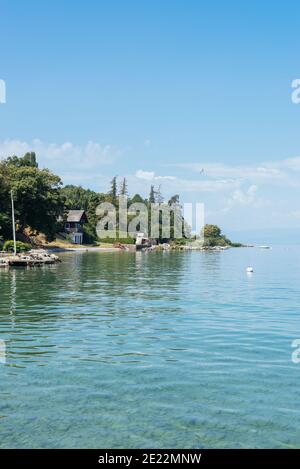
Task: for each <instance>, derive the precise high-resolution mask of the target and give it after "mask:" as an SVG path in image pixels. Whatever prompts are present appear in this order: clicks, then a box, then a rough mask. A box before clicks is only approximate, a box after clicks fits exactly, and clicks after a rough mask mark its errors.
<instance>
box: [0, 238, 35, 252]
mask: <svg viewBox="0 0 300 469" xmlns="http://www.w3.org/2000/svg"><path fill="white" fill-rule="evenodd" d="M16 248H17V252H25V251H30V249H31V245H30V244H28V243H22V241H17V242H16ZM13 250H14V242H13V241H12V240H9V241H5V243H4V246H3V251H13Z"/></svg>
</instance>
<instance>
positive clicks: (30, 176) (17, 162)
mask: <svg viewBox="0 0 300 469" xmlns="http://www.w3.org/2000/svg"><path fill="white" fill-rule="evenodd" d="M0 182H1V184H0V187H1V189H0V192H1V194H0V195H1V197H0V198H1V202H0V206H1V207H0V209H1V210H0V213H1V216H0V235H2V236H4V237H5V238H7V237H8V236H9V233H11V229H12V226H11V207H10V191H11V190H12V191H13V196H14V202H15V219H16V226H17V231H18V232H20V233H23V232H24V229H25V228H27V227H30V228H31V229H32V230H34V231H36V232H42V233H44V234H45V235H46V237H47V238H48V239H49V240H50V239H53V237H54V235H55V232H56V230H57V219H58V217H59V215H61V214H62V213H63V210H64V206H63V199H62V197H61V193H60V185H61V180H60V178H59V177H58V176H56V175H54V174H53V173H51V172H50V171H49V170H47V169H43V170H40V169H39V168H38V166H37V163H36V158H35V154H34V153H27V154H26V155H25V156H24V158H18V157H17V156H12V157H9V158H7V159H6V160H4V161H2V162H1V163H0Z"/></svg>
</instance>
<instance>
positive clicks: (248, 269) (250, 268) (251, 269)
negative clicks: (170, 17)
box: [247, 266, 253, 274]
mask: <svg viewBox="0 0 300 469" xmlns="http://www.w3.org/2000/svg"><path fill="white" fill-rule="evenodd" d="M247 272H248V273H249V274H250V273H252V272H253V267H250V266H249V267H247Z"/></svg>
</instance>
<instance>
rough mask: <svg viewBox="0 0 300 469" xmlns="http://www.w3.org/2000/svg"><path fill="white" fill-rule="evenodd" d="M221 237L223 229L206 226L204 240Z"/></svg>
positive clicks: (215, 226)
mask: <svg viewBox="0 0 300 469" xmlns="http://www.w3.org/2000/svg"><path fill="white" fill-rule="evenodd" d="M219 236H221V229H220V228H219V227H218V226H217V225H205V226H204V238H218V237H219Z"/></svg>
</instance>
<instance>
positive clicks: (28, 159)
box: [6, 151, 38, 168]
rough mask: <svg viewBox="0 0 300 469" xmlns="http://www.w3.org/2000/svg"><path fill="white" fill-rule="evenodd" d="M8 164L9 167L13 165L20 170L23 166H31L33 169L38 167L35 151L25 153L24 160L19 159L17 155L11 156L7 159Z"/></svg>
mask: <svg viewBox="0 0 300 469" xmlns="http://www.w3.org/2000/svg"><path fill="white" fill-rule="evenodd" d="M6 162H7V164H8V165H13V166H16V167H17V168H20V167H22V166H30V167H32V168H37V167H38V164H37V161H36V154H35V152H34V151H31V152H27V153H25V155H24V156H23V158H19V157H18V156H16V155H13V156H9V157H8V158H7V159H6Z"/></svg>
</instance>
